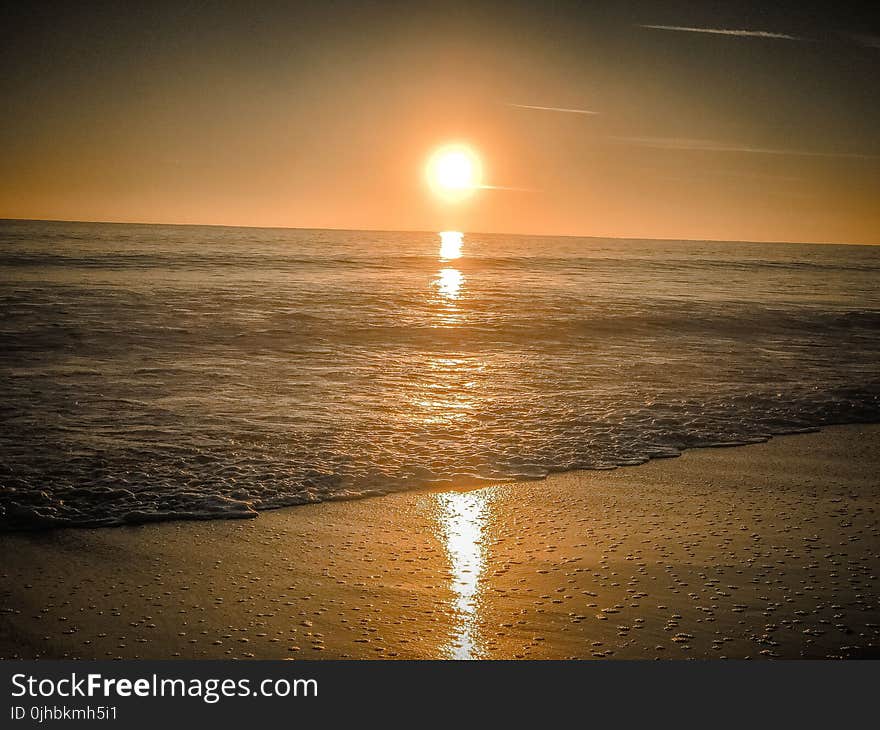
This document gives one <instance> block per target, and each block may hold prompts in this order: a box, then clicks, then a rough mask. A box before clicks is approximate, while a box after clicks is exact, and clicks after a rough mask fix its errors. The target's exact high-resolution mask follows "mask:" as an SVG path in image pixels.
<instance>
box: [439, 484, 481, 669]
mask: <svg viewBox="0 0 880 730" xmlns="http://www.w3.org/2000/svg"><path fill="white" fill-rule="evenodd" d="M436 498H437V502H438V506H439V508H440V509H439V510H438V514H439V520H440V527H441V530H442V533H443V537H444V539H445V543H446V545H445V546H446V552H447V555H448V556H449V562H450V564H451V568H452V590H453V592H454V594H455V601H454V603H453V607H454V608H455V613H456V619H457V622H456V627H455V633H454V634H453V636H452V641H451V642H450V645H449V647H448V652H449V655H450V656H451V657H452V658H453V659H478V658H479V656H480V651H479V646H478V644H477V638H476V629H477V611H478V608H479V601H478V596H479V588H480V579H481V577H482V573H483V569H484V565H485V557H486V556H485V548H484V545H483V537H484V532H485V529H486V524H487V521H488V517H489V504H488V492H487V490H484V489H480V490H475V491H472V492H447V493H444V494H438V495H436Z"/></svg>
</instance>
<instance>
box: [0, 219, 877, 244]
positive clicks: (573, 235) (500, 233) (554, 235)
mask: <svg viewBox="0 0 880 730" xmlns="http://www.w3.org/2000/svg"><path fill="white" fill-rule="evenodd" d="M3 222H16V223H87V224H93V225H108V226H175V227H180V228H182V227H190V228H254V229H257V230H283V231H345V232H349V233H430V234H435V235H436V234H437V233H439V231H433V230H428V229H419V228H334V227H327V226H255V225H240V224H232V223H168V222H158V221H131V220H126V221H120V220H113V221H109V220H102V221H90V220H78V219H77V220H71V219H65V218H7V217H4V216H0V223H3ZM445 230H452V229H450V228H447V229H445ZM463 233H464V234H466V235H472V236H521V237H526V236H536V237H540V238H590V239H611V240H614V241H679V242H681V243H688V242H690V243H749V244H762V243H766V244H786V245H794V246H798V245H800V246H880V240H878V241H877V242H876V243H859V242H853V241H783V240H778V239H776V240H768V239H762V240H756V239H748V240H742V239H737V238H673V237H669V236H623V235H617V236H600V235H595V234H592V235H582V234H578V233H514V232H512V231H463Z"/></svg>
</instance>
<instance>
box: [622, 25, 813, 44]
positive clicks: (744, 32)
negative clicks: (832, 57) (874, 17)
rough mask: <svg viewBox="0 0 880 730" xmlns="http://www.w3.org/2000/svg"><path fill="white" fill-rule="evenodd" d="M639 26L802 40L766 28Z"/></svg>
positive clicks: (651, 28) (683, 31)
mask: <svg viewBox="0 0 880 730" xmlns="http://www.w3.org/2000/svg"><path fill="white" fill-rule="evenodd" d="M639 27H640V28H648V29H650V30H673V31H679V32H682V33H709V34H711V35H726V36H736V37H738V38H772V39H776V40H785V41H803V40H806V39H805V38H801V37H799V36H796V35H789V34H788V33H771V32H770V31H766V30H741V29H736V28H693V27H690V26H686V25H647V24H642V25H639Z"/></svg>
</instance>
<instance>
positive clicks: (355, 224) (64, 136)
mask: <svg viewBox="0 0 880 730" xmlns="http://www.w3.org/2000/svg"><path fill="white" fill-rule="evenodd" d="M134 5H135V4H129V3H118V2H79V3H19V4H18V6H17V7H12V4H6V6H5V9H4V10H2V11H0V71H2V73H0V98H2V99H3V100H4V103H3V113H2V115H0V217H5V218H37V219H56V220H100V221H136V222H161V223H199V224H222V225H245V226H273V227H274V226H285V227H288V226H289V227H305V228H352V229H381V230H446V229H454V230H463V231H481V232H498V233H502V232H503V233H522V234H529V233H533V234H555V235H580V236H618V237H636V238H690V239H720V240H759V241H760V240H766V241H817V242H849V243H874V244H877V243H880V94H878V92H877V80H878V79H880V25H878V23H877V21H875V20H873V19H872V18H871V17H870V15H867V14H860V13H859V12H857V11H850V10H847V9H846V6H845V5H844V4H841V3H820V4H810V3H786V2H778V3H767V4H765V5H766V6H769V7H761V6H760V5H759V4H757V3H755V4H752V5H749V4H745V3H730V2H704V3H693V2H680V1H678V2H677V1H676V0H672V1H671V2H665V3H648V2H632V1H628V0H618V1H617V2H592V3H583V2H581V3H576V2H542V3H537V2H535V3H518V2H515V1H513V0H512V1H511V2H506V3H499V2H488V1H484V0H470V1H469V2H460V1H459V0H446V1H445V2H421V3H420V2H416V0H412V2H373V3H367V2H358V3H355V2H344V1H340V0H337V1H335V2H333V1H332V0H331V1H329V2H320V3H317V2H316V3H291V2H286V3H282V2H256V1H255V0H252V1H251V2H248V3H238V2H233V1H232V0H227V1H226V2H211V1H209V0H202V1H201V2H189V1H187V0H177V1H176V2H162V1H159V2H153V3H143V4H140V5H143V6H144V7H140V8H137V7H134ZM453 142H463V143H467V144H468V145H469V146H471V148H473V149H474V150H476V151H477V153H478V154H479V156H480V158H481V161H482V166H483V171H484V182H485V183H486V184H487V189H482V190H479V191H477V192H476V194H474V195H472V196H470V197H468V198H467V199H466V200H460V201H449V200H444V199H442V198H441V197H438V196H437V195H434V194H433V193H432V191H431V189H430V187H429V186H428V185H427V184H426V182H425V177H424V167H425V163H426V161H427V159H428V157H429V156H430V155H431V153H432V151H433V150H435V149H436V148H437V147H439V146H441V145H444V144H448V143H453Z"/></svg>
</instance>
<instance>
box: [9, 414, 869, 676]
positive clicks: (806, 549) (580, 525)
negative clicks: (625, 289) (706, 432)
mask: <svg viewBox="0 0 880 730" xmlns="http://www.w3.org/2000/svg"><path fill="white" fill-rule="evenodd" d="M878 474H880V426H843V427H834V428H829V429H827V430H825V431H823V432H821V433H815V434H805V435H798V436H786V437H781V438H777V439H774V440H772V441H770V442H768V443H765V444H757V445H752V446H743V447H739V448H731V449H702V450H695V451H690V452H687V453H685V454H684V455H683V456H682V457H681V458H678V459H667V460H661V461H654V462H651V463H648V464H645V465H643V466H639V467H633V468H625V469H618V470H616V471H609V472H596V471H593V472H572V473H568V474H561V475H555V476H552V477H550V478H549V479H547V480H546V481H542V482H528V483H519V484H507V485H500V486H494V487H488V488H484V489H480V490H474V491H462V492H442V493H429V492H421V493H407V494H396V495H390V496H387V497H379V498H375V499H367V500H361V501H354V502H330V503H323V504H316V505H309V506H305V507H297V508H292V509H286V510H278V511H274V512H267V513H263V514H262V515H261V516H260V517H259V518H258V519H255V520H247V521H213V522H178V523H161V524H152V525H143V526H137V527H122V528H112V529H98V530H88V529H68V530H58V531H54V532H42V533H29V534H28V533H18V534H6V535H2V536H0V551H2V555H3V565H2V568H0V576H2V582H0V657H3V658H14V657H22V658H34V657H52V658H61V657H80V658H109V657H124V658H134V657H145V658H146V657H149V658H165V657H192V658H226V657H241V658H248V657H257V658H285V659H288V658H292V659H311V658H341V657H351V658H389V657H397V658H444V657H461V658H493V659H494V658H497V659H512V658H533V659H545V658H546V659H550V658H553V659H556V658H597V657H598V658H671V659H672V658H674V659H678V658H690V657H693V658H705V657H712V658H715V657H731V658H744V657H751V658H765V657H785V658H800V657H878V658H880V582H878V576H880V478H878Z"/></svg>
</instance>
